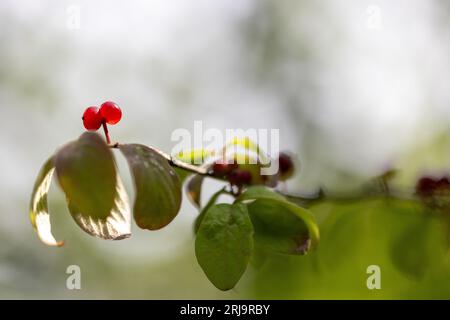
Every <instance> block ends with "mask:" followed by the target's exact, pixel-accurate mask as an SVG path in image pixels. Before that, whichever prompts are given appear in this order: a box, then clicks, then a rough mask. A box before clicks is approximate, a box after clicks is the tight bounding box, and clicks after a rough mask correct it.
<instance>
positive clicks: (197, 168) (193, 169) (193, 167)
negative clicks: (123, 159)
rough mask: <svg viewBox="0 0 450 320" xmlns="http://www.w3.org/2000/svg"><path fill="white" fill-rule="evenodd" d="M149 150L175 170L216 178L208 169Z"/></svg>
mask: <svg viewBox="0 0 450 320" xmlns="http://www.w3.org/2000/svg"><path fill="white" fill-rule="evenodd" d="M108 146H109V147H110V148H114V149H119V147H120V144H119V143H118V142H116V143H112V144H111V143H109V144H108ZM149 148H150V149H152V150H154V151H156V152H158V153H159V154H160V155H161V156H163V157H164V158H165V159H167V161H168V162H169V164H170V165H171V166H173V167H177V168H180V169H183V170H186V171H189V172H192V173H196V174H199V175H202V176H208V177H211V178H217V177H216V176H214V175H213V173H212V172H211V171H209V170H208V168H205V167H200V166H196V165H193V164H190V163H186V162H183V161H181V160H179V159H177V158H175V157H173V156H171V155H169V154H167V153H165V152H163V151H161V150H158V149H156V148H154V147H149Z"/></svg>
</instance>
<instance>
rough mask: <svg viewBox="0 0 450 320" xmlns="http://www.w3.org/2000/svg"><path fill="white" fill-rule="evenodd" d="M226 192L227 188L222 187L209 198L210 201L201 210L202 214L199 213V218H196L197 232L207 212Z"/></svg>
mask: <svg viewBox="0 0 450 320" xmlns="http://www.w3.org/2000/svg"><path fill="white" fill-rule="evenodd" d="M224 193H225V189H220V190H219V191H217V192H216V193H214V194H213V195H212V196H211V198H209V200H208V203H207V204H206V206H204V207H203V209H202V210H201V211H200V214H199V215H198V217H197V219H195V223H194V232H195V233H197V231H198V228H199V227H200V224H201V223H202V220H203V218H204V216H205V214H206V212H207V211H208V210H209V208H211V207H212V206H213V205H215V204H216V202H217V199H218V198H219V197H220V196H221V195H222V194H224Z"/></svg>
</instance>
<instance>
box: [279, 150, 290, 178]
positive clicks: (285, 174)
mask: <svg viewBox="0 0 450 320" xmlns="http://www.w3.org/2000/svg"><path fill="white" fill-rule="evenodd" d="M278 164H279V168H280V180H282V181H283V180H287V179H288V178H290V177H291V176H292V175H293V174H294V162H293V161H292V158H291V156H290V155H288V154H286V153H284V152H280V154H279V156H278Z"/></svg>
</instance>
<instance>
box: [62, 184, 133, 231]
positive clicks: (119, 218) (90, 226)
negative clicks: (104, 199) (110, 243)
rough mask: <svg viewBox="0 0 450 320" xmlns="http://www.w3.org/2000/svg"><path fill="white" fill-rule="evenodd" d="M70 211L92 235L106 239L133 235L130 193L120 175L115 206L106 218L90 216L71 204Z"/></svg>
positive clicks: (81, 226) (77, 221)
mask: <svg viewBox="0 0 450 320" xmlns="http://www.w3.org/2000/svg"><path fill="white" fill-rule="evenodd" d="M69 211H70V213H71V214H72V217H73V218H74V220H75V221H76V223H77V224H78V225H79V226H80V228H81V229H83V230H84V231H85V232H87V233H88V234H90V235H91V236H94V237H97V238H101V239H105V240H122V239H126V238H129V237H130V236H131V210H130V205H129V200H128V195H127V193H126V191H125V188H124V186H123V183H122V181H121V179H120V177H119V176H118V175H117V184H116V196H115V198H114V206H113V208H112V209H111V212H110V213H109V215H108V216H107V217H106V218H93V217H88V216H86V215H84V214H82V213H80V212H78V211H77V209H76V208H75V207H72V206H71V205H70V204H69Z"/></svg>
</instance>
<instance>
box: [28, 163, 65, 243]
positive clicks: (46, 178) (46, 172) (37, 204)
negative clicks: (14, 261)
mask: <svg viewBox="0 0 450 320" xmlns="http://www.w3.org/2000/svg"><path fill="white" fill-rule="evenodd" d="M54 171H55V168H54V166H53V157H51V158H50V159H48V160H47V161H46V162H45V164H44V165H43V166H42V168H41V170H40V172H39V174H38V176H37V179H36V182H35V184H34V188H33V192H32V194H31V201H30V220H31V224H32V225H33V228H34V229H35V230H36V232H37V235H38V237H39V239H40V240H41V241H42V242H43V243H45V244H46V245H49V246H56V247H60V246H62V245H64V241H56V240H55V237H54V236H53V235H52V231H51V224H50V215H49V213H48V203H47V194H48V191H49V189H50V184H51V181H52V177H53V172H54Z"/></svg>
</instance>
